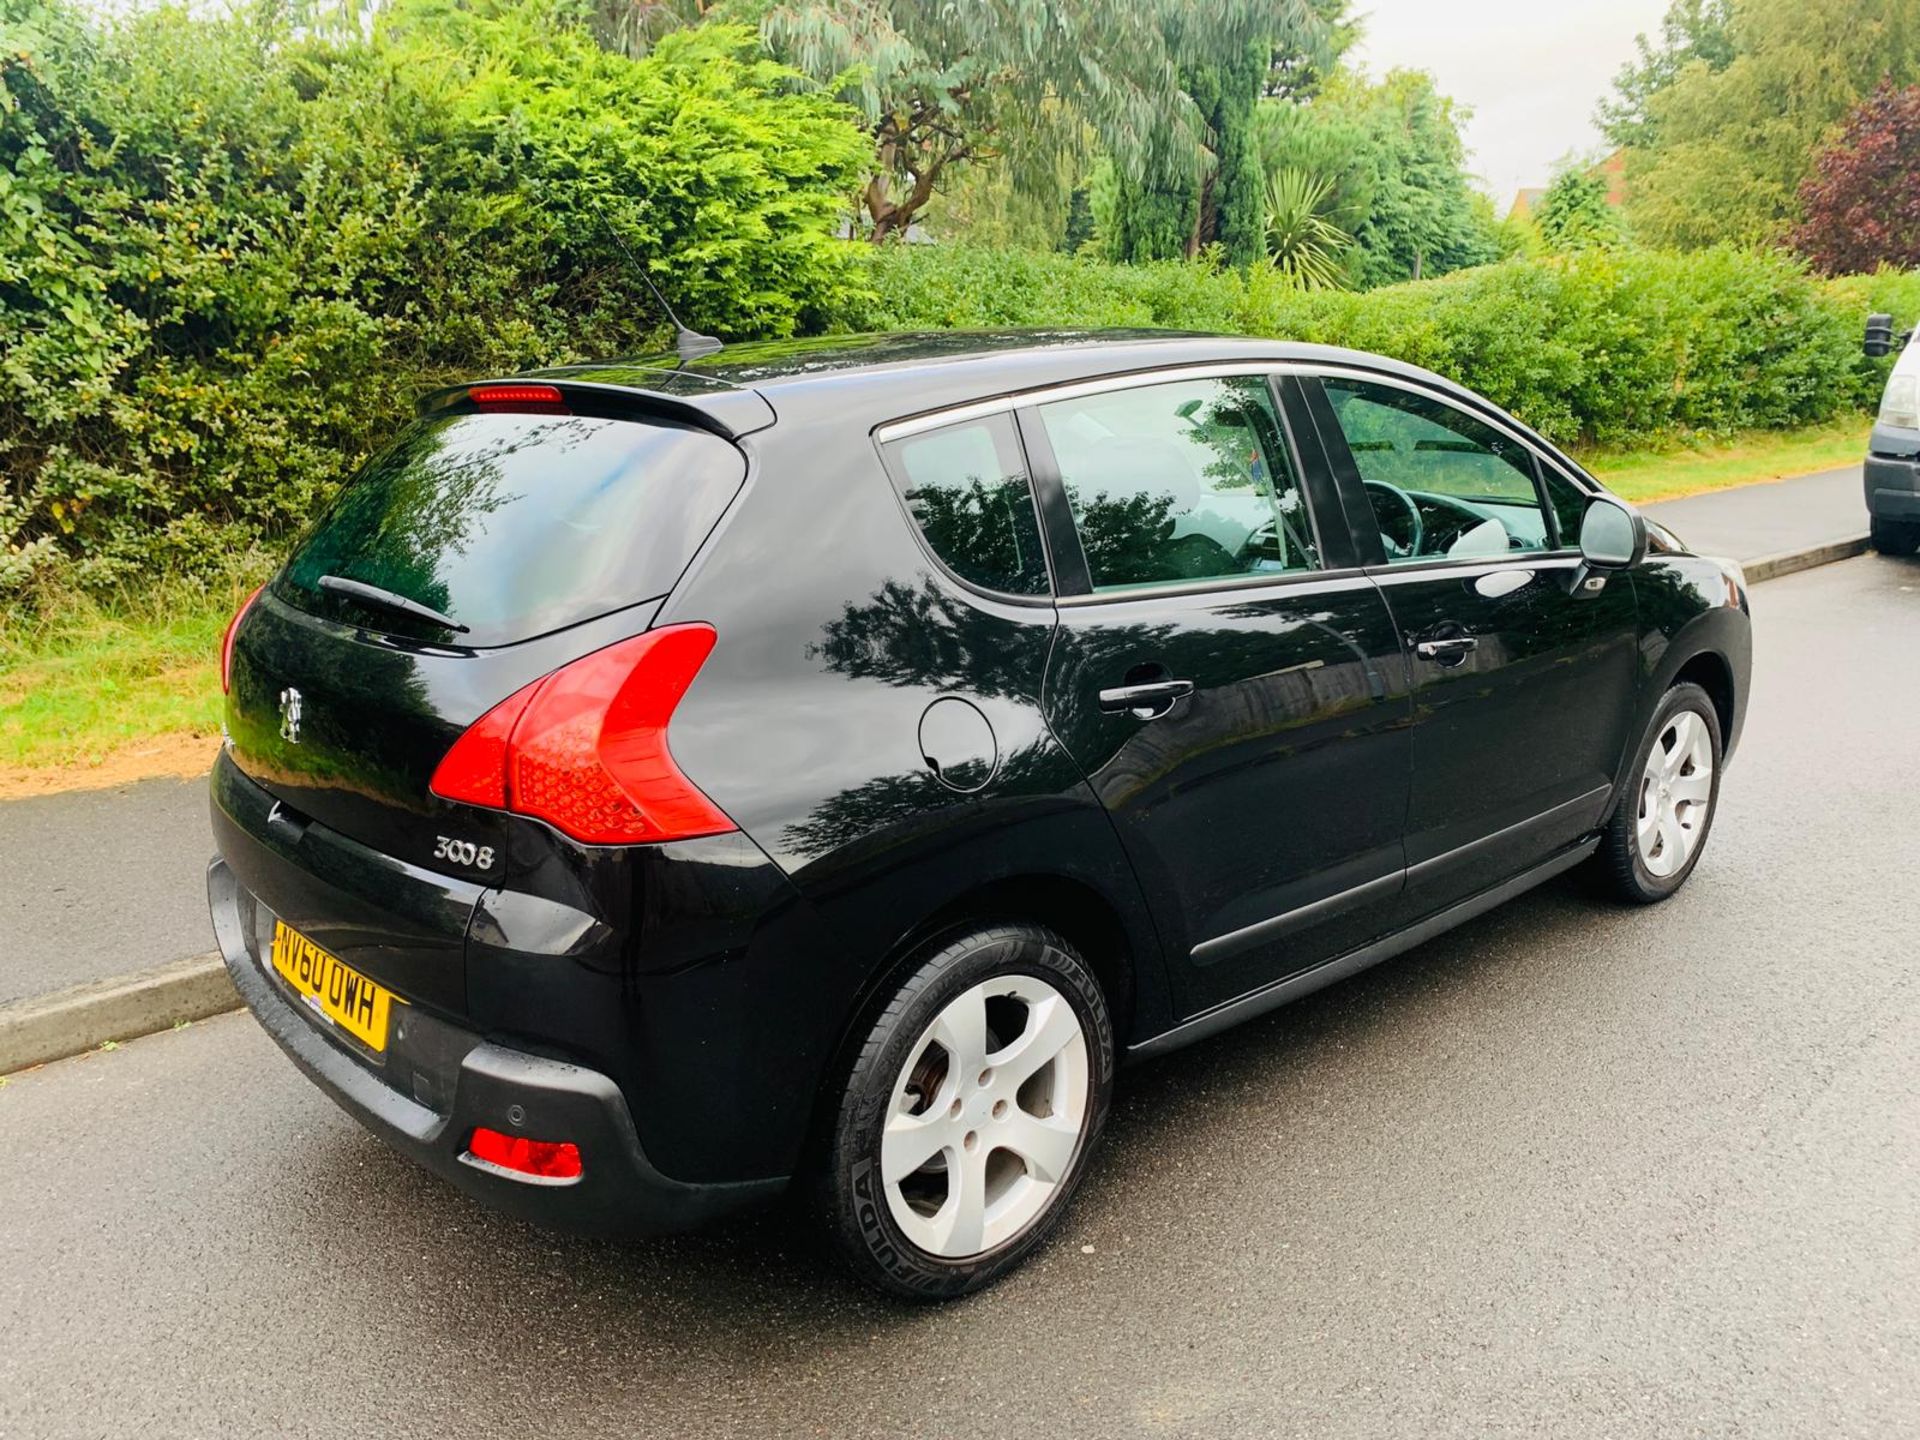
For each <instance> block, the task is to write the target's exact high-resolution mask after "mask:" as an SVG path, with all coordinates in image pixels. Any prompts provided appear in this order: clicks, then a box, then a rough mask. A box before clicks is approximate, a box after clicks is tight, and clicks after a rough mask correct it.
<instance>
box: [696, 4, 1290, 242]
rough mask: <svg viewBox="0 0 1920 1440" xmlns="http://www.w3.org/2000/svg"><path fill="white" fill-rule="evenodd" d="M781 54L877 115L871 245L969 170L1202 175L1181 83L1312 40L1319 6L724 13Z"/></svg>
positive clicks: (1201, 146)
mask: <svg viewBox="0 0 1920 1440" xmlns="http://www.w3.org/2000/svg"><path fill="white" fill-rule="evenodd" d="M713 13H714V14H716V15H723V16H726V17H728V18H748V16H749V15H750V16H751V17H752V18H753V19H755V20H757V22H758V23H759V25H760V29H761V34H762V36H763V37H764V38H765V40H766V42H767V44H768V45H769V46H770V47H771V48H772V49H773V51H774V53H775V54H776V55H778V56H779V57H780V58H781V59H783V60H784V61H786V62H787V63H788V64H790V65H793V66H794V67H796V68H797V69H799V70H801V71H803V72H805V73H806V74H808V75H811V76H813V77H814V78H815V79H816V80H818V81H820V82H821V83H823V84H826V85H829V86H831V87H832V88H833V89H835V90H836V91H837V92H838V93H839V94H840V95H841V96H842V98H844V99H846V100H847V101H849V102H851V103H852V104H854V105H855V106H856V107H858V109H859V110H860V112H861V113H862V114H863V115H864V116H865V117H866V121H867V124H868V125H869V127H870V128H871V131H872V135H873V142H874V160H873V168H872V173H871V175H870V176H869V178H868V180H867V183H866V185H865V187H864V188H863V190H862V193H861V202H862V205H863V208H864V209H865V212H866V215H867V219H868V221H869V222H870V225H871V234H872V237H873V238H874V239H875V240H876V241H878V240H885V239H888V238H889V237H891V236H894V235H898V234H900V233H902V232H904V231H905V229H906V228H907V226H908V225H910V224H911V223H912V222H913V220H914V218H915V217H916V216H918V215H919V214H920V213H921V211H923V210H924V209H925V208H926V206H927V204H928V203H929V202H930V201H931V200H932V199H933V196H934V194H935V191H936V189H937V188H938V187H939V185H940V184H941V182H942V180H943V179H944V178H946V177H947V176H948V175H950V174H951V173H953V172H954V171H955V170H956V169H957V168H958V167H961V166H965V165H969V164H974V163H978V162H981V161H986V160H1000V161H1004V162H1006V163H1007V164H1009V165H1010V166H1011V167H1012V169H1013V172H1014V174H1015V176H1016V177H1018V179H1019V180H1020V181H1022V182H1031V183H1032V184H1034V185H1037V186H1047V185H1052V184H1055V183H1057V176H1058V174H1059V164H1058V162H1059V159H1060V157H1061V155H1062V154H1063V153H1068V152H1075V153H1078V152H1084V151H1086V150H1087V149H1089V148H1090V147H1094V146H1097V147H1098V148H1099V149H1100V150H1101V151H1103V152H1104V153H1105V154H1107V155H1109V156H1111V157H1112V159H1113V162H1114V164H1115V166H1116V167H1117V168H1118V169H1119V171H1120V173H1121V175H1122V176H1124V177H1126V178H1127V179H1128V180H1130V181H1135V182H1139V181H1149V182H1163V181H1171V180H1175V179H1182V178H1195V177H1199V176H1201V175H1203V174H1204V173H1205V172H1206V170H1207V167H1208V166H1209V164H1210V163H1211V161H1210V157H1211V154H1212V151H1211V148H1210V147H1211V145H1212V143H1213V135H1212V132H1211V129H1210V126H1209V124H1208V116H1207V115H1206V114H1205V113H1204V112H1203V109H1202V107H1201V105H1200V104H1198V103H1196V101H1195V99H1194V97H1193V95H1191V94H1190V93H1189V91H1188V88H1187V84H1186V76H1187V75H1188V74H1189V73H1190V72H1191V71H1192V70H1194V69H1195V68H1196V67H1199V66H1203V65H1205V64H1208V63H1210V62H1214V61H1217V60H1218V59H1219V57H1221V56H1223V55H1239V54H1241V53H1244V52H1245V51H1246V49H1247V47H1248V46H1249V45H1251V44H1253V43H1255V42H1258V41H1263V40H1266V41H1270V40H1272V39H1274V38H1275V37H1276V36H1279V35H1282V34H1285V35H1288V36H1294V37H1303V36H1307V35H1310V34H1311V33H1312V32H1313V31H1314V29H1315V27H1317V26H1318V25H1320V24H1321V22H1320V20H1319V18H1318V16H1317V15H1316V13H1315V11H1314V9H1313V8H1312V6H1311V4H1310V3H1309V0H1211V3H1209V4H1207V5H1204V6H1193V5H1189V4H1187V3H1185V0H968V3H966V4H927V3H924V0H727V3H722V4H720V5H717V6H715V7H714V11H713Z"/></svg>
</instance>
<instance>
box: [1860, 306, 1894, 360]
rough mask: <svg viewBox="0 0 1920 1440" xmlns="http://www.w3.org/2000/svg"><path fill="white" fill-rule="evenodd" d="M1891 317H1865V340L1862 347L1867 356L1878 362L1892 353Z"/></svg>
mask: <svg viewBox="0 0 1920 1440" xmlns="http://www.w3.org/2000/svg"><path fill="white" fill-rule="evenodd" d="M1893 344H1894V337H1893V316H1891V315H1869V316H1868V317H1867V339H1866V344H1865V346H1864V347H1863V348H1864V349H1865V350H1866V352H1867V354H1868V356H1869V357H1870V358H1872V359H1875V360H1878V359H1880V358H1881V357H1882V356H1883V355H1891V354H1892V353H1893Z"/></svg>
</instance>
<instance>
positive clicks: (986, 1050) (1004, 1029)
mask: <svg viewBox="0 0 1920 1440" xmlns="http://www.w3.org/2000/svg"><path fill="white" fill-rule="evenodd" d="M1113 1050H1114V1046H1113V1023H1112V1020H1111V1018H1110V1017H1109V1015H1108V1012H1107V1004H1106V999H1105V996H1104V995H1103V994H1102V992H1101V989H1100V986H1099V984H1098V983H1097V982H1096V981H1095V980H1094V978H1093V976H1092V974H1091V973H1089V971H1088V970H1087V967H1086V966H1085V964H1084V963H1083V962H1082V961H1081V959H1080V957H1079V956H1078V955H1076V954H1075V953H1074V951H1073V949H1072V947H1071V946H1069V945H1068V944H1067V943H1066V941H1064V940H1062V939H1061V938H1060V937H1059V936H1058V935H1056V934H1054V933H1053V932H1052V931H1050V930H1046V929H1043V928H1041V927H1039V926H1033V925H1020V924H1002V925H993V926H986V927H982V928H978V929H973V930H969V931H967V932H966V933H964V934H960V935H957V936H947V937H943V938H942V939H941V940H939V941H938V942H936V943H935V944H934V945H933V946H932V947H931V948H929V949H928V950H926V951H924V952H922V954H920V955H919V956H918V957H916V958H915V960H914V961H912V962H910V965H909V967H908V972H907V975H906V979H905V980H904V982H903V983H901V984H900V986H899V988H898V989H897V990H896V991H895V992H894V994H893V995H892V997H891V999H890V1000H888V1002H887V1003H886V1004H885V1006H884V1008H882V1009H881V1011H880V1013H879V1014H878V1016H876V1017H875V1019H874V1020H873V1023H872V1027H871V1029H870V1030H869V1031H868V1033H867V1035H866V1037H865V1040H864V1043H863V1044H862V1045H861V1046H860V1049H859V1051H858V1053H857V1055H856V1057H855V1059H854V1062H853V1067H852V1071H851V1073H850V1074H849V1076H848V1077H847V1083H846V1090H845V1092H844V1094H843V1095H842V1097H841V1101H840V1105H839V1108H838V1113H837V1115H836V1116H835V1117H834V1119H833V1122H832V1126H831V1130H830V1134H829V1137H828V1150H827V1155H826V1158H825V1164H824V1167H823V1171H822V1174H821V1177H820V1184H821V1198H822V1201H823V1208H824V1209H825V1211H826V1217H827V1221H828V1224H829V1226H830V1227H831V1229H832V1233H833V1235H834V1238H835V1240H836V1242H837V1244H838V1248H839V1250H840V1252H841V1254H842V1256H843V1258H844V1259H845V1260H846V1261H847V1263H848V1264H849V1265H850V1266H851V1267H852V1269H853V1271H854V1273H855V1274H856V1275H858V1276H859V1277H860V1278H861V1279H863V1280H865V1281H867V1282H868V1283H869V1284H872V1285H875V1286H877V1287H878V1288H880V1289H881V1290H884V1291H887V1292H889V1293H891V1294H894V1295H899V1296H905V1297H909V1298H913V1299H920V1300H941V1299H947V1298H950V1297H953V1296H957V1295H964V1294H967V1293H969V1292H970V1291H974V1290H978V1289H980V1288H982V1287H983V1286H986V1285H990V1284H992V1283H993V1282H994V1281H995V1280H997V1279H999V1278H1000V1277H1001V1276H1002V1275H1005V1274H1006V1273H1007V1272H1008V1271H1009V1270H1012V1269H1013V1268H1014V1267H1015V1266H1017V1265H1019V1264H1020V1262H1021V1261H1023V1260H1024V1259H1026V1257H1027V1256H1028V1255H1029V1254H1031V1253H1032V1252H1033V1250H1034V1249H1035V1248H1036V1247H1037V1246H1039V1245H1040V1244H1041V1243H1042V1242H1043V1241H1044V1240H1045V1239H1046V1237H1047V1235H1048V1234H1049V1233H1050V1232H1051V1231H1052V1230H1053V1228H1054V1227H1055V1226H1056V1225H1057V1224H1058V1223H1059V1221H1060V1217H1061V1215H1062V1213H1063V1212H1064V1211H1065V1209H1066V1206H1067V1202H1068V1201H1069V1200H1070V1199H1071V1198H1072V1195H1073V1192H1074V1190H1075V1188H1076V1187H1077V1186H1078V1185H1079V1183H1080V1178H1081V1176H1082V1175H1083V1174H1084V1173H1085V1171H1086V1166H1087V1160H1088V1157H1089V1156H1090V1155H1091V1154H1092V1151H1093V1148H1094V1145H1095V1142H1096V1141H1097V1140H1098V1139H1099V1136H1100V1128H1101V1125H1102V1124H1103V1123H1104V1121H1105V1120H1106V1114H1107V1103H1108V1100H1109V1098H1110V1097H1111V1095H1112V1092H1113V1068H1114V1053H1113Z"/></svg>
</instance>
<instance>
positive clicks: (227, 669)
mask: <svg viewBox="0 0 1920 1440" xmlns="http://www.w3.org/2000/svg"><path fill="white" fill-rule="evenodd" d="M266 588H267V587H266V586H265V585H256V586H254V587H253V593H252V594H251V595H249V596H247V598H246V599H244V600H242V601H241V602H240V608H239V609H238V610H236V611H234V612H233V618H232V619H231V620H229V621H227V633H226V634H224V635H222V636H221V637H220V693H221V694H222V695H227V694H231V693H232V691H233V637H234V635H235V633H236V632H237V631H238V630H239V629H240V622H241V621H242V620H244V619H246V618H247V611H249V610H251V609H252V608H253V602H254V601H256V600H258V599H259V598H260V592H261V591H262V590H264V589H266Z"/></svg>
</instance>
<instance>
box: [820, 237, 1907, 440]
mask: <svg viewBox="0 0 1920 1440" xmlns="http://www.w3.org/2000/svg"><path fill="white" fill-rule="evenodd" d="M870 288H871V290H872V292H873V293H874V295H875V296H876V298H875V299H874V300H873V302H872V303H870V304H868V305H866V306H864V307H862V308H861V309H860V311H859V314H858V316H857V324H858V325H859V326H860V327H862V328H868V329H876V330H892V329H918V328H923V327H934V328H939V327H948V326H957V327H961V328H976V327H984V328H991V327H998V326H1026V325H1039V326H1078V325H1089V326H1107V325H1145V326H1167V327H1173V328H1176V329H1188V330H1209V331H1226V332H1230V333H1234V334H1244V335H1260V336H1277V337H1283V338H1286V339H1290V340H1302V341H1310V342H1315V343H1320V344H1329V345H1347V346H1352V347H1354V348H1357V349H1361V350H1371V351H1375V352H1377V353H1379V354H1383V355H1391V356H1395V357H1397V358H1399V359H1402V360H1407V361H1410V362H1412V363H1413V364H1416V365H1423V366H1426V367H1427V368H1428V369H1431V370H1435V371H1438V372H1439V373H1441V374H1443V375H1447V376H1451V377H1452V378H1454V379H1457V380H1459V381H1461V382H1462V383H1464V384H1467V385H1470V386H1472V387H1473V388H1474V389H1476V390H1479V391H1480V392H1482V393H1483V394H1485V395H1487V396H1488V397H1489V398H1490V399H1492V400H1494V401H1495V402H1496V403H1498V404H1500V405H1503V406H1505V407H1507V408H1508V409H1510V410H1512V411H1513V412H1514V413H1515V414H1517V415H1519V416H1521V417H1522V418H1524V419H1525V420H1527V421H1528V422H1529V423H1530V424H1532V425H1534V426H1536V427H1538V428H1539V429H1540V430H1541V432H1542V433H1544V434H1546V435H1548V436H1550V437H1551V438H1553V439H1555V440H1558V441H1560V442H1562V443H1565V444H1581V443H1588V444H1620V443H1624V442H1634V443H1647V442H1651V441H1658V440H1660V439H1662V438H1664V437H1668V436H1675V435H1680V434H1685V433H1706V434H1715V435H1718V434H1727V433H1731V432H1733V431H1737V430H1746V429H1755V428H1784V427H1788V426H1795V425H1805V424H1812V423H1815V422H1818V421H1822V420H1827V419H1831V418H1833V417H1835V416H1837V415H1840V414H1842V413H1844V412H1846V411H1848V410H1857V409H1860V408H1862V407H1863V406H1865V405H1868V404H1870V403H1871V402H1872V401H1873V400H1874V399H1875V398H1876V397H1877V395H1878V393H1879V388H1880V385H1881V383H1882V381H1883V379H1884V376H1885V366H1884V364H1880V365H1876V364H1872V363H1870V362H1868V361H1867V360H1865V359H1864V358H1863V357H1862V355H1861V351H1860V334H1861V329H1862V327H1863V324H1864V321H1865V318H1866V315H1867V312H1868V310H1870V309H1885V310H1892V311H1893V312H1895V313H1896V314H1899V315H1901V316H1904V317H1912V318H1920V275H1914V274H1893V273H1886V274H1882V275H1877V276H1860V277H1853V278H1849V279H1846V280H1840V281H1822V280H1818V279H1816V278H1814V277H1812V276H1811V275H1809V274H1808V272H1807V271H1806V270H1805V268H1804V267H1803V266H1801V265H1800V264H1799V263H1798V262H1796V261H1794V260H1792V259H1790V258H1788V257H1786V256H1783V255H1778V254H1773V253H1754V252H1747V251H1737V250H1732V249H1724V248H1723V249H1714V250H1706V251H1701V252H1698V253H1695V254H1690V255H1670V254H1660V253H1654V252H1649V251H1641V250H1618V251H1589V252H1584V253H1582V254H1579V255H1567V256H1554V257H1549V258H1545V259H1537V260H1526V259H1516V260H1509V261H1506V262H1504V263H1502V264H1499V265H1490V266H1485V267H1483V268H1480V269H1476V270H1467V271H1461V272H1459V273H1457V274H1453V275H1449V276H1447V277H1445V278H1443V279H1440V280H1429V281H1422V282H1418V283H1414V284H1407V285H1395V286H1390V287H1388V288H1385V289H1381V290H1372V291H1366V292H1364V293H1359V294H1345V293H1329V292H1318V293H1301V292H1299V291H1297V290H1293V289H1289V288H1288V287H1286V286H1285V285H1283V284H1281V283H1280V282H1278V281H1277V280H1276V279H1274V278H1273V277H1271V276H1267V275H1263V274H1259V273H1256V274H1255V275H1254V276H1252V277H1251V278H1249V277H1246V276H1243V275H1241V274H1239V273H1236V272H1233V271H1218V272H1215V271H1210V270H1208V269H1206V268H1205V267H1203V266H1196V265H1187V264H1180V263H1177V262H1166V263H1161V264H1152V265H1138V266H1114V265H1108V264H1103V263H1101V262H1098V261H1094V260H1087V259H1073V258H1069V257H1066V256H1059V255H1037V254H1022V253H1017V252H1005V251H994V252H986V251H970V250H964V249H956V248H952V247H941V248H936V247H932V246H922V247H902V248H898V249H894V250H891V251H888V252H887V253H885V254H882V255H879V256H876V257H875V260H874V268H873V273H872V283H871V287H870Z"/></svg>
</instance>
